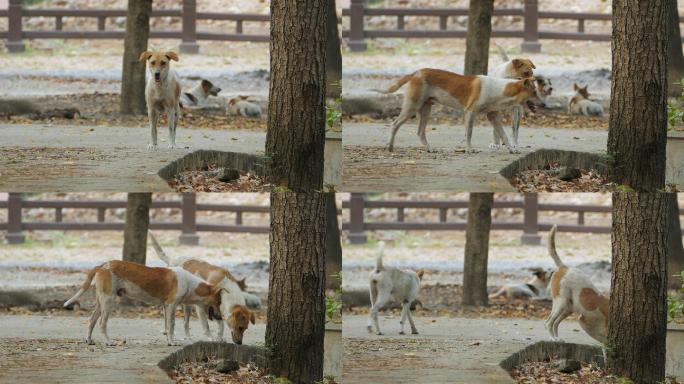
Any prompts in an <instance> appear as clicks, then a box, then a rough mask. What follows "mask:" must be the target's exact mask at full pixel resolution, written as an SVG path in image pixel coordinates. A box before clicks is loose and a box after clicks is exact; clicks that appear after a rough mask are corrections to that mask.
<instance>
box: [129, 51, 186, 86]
mask: <svg viewBox="0 0 684 384" xmlns="http://www.w3.org/2000/svg"><path fill="white" fill-rule="evenodd" d="M139 60H140V62H141V63H144V62H147V64H148V66H147V68H148V69H149V70H150V75H152V77H153V78H154V82H155V83H157V84H160V83H161V82H162V80H164V79H166V75H168V73H169V68H170V67H171V60H174V61H178V54H177V53H176V52H171V51H168V52H156V51H155V52H150V51H145V52H143V53H141V54H140V58H139Z"/></svg>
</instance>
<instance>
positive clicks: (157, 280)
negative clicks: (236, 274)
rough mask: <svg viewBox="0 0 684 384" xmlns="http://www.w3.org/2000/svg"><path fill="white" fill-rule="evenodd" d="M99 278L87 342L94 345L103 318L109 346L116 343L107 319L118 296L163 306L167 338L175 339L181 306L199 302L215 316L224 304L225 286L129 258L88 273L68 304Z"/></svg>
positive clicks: (109, 263)
mask: <svg viewBox="0 0 684 384" xmlns="http://www.w3.org/2000/svg"><path fill="white" fill-rule="evenodd" d="M93 280H95V289H96V291H95V299H96V304H95V310H94V311H93V314H92V315H91V316H90V325H89V326H88V337H87V338H86V342H87V343H88V344H94V342H93V338H92V334H93V328H94V327H95V323H96V322H97V320H98V319H99V318H100V317H102V318H101V319H100V330H101V331H102V334H103V335H104V337H105V340H106V343H107V345H113V343H112V341H111V340H110V338H109V336H108V335H107V320H108V319H109V314H110V313H111V311H112V310H113V309H114V306H115V305H116V302H117V297H124V296H127V297H131V298H133V299H136V300H141V301H144V302H146V303H149V304H153V305H163V307H164V317H165V319H166V321H165V329H166V340H167V342H168V345H178V344H177V343H176V342H175V341H174V336H173V333H174V325H175V318H176V317H175V314H176V308H177V306H178V305H193V304H194V305H197V306H198V307H200V308H202V310H201V312H202V313H208V314H209V316H210V317H212V318H214V314H217V313H218V308H219V306H220V304H221V294H220V292H222V289H221V288H219V287H215V286H213V285H211V284H207V283H206V282H204V281H203V280H202V279H200V278H199V277H197V276H194V275H193V274H191V273H190V272H188V271H186V270H184V269H182V268H152V267H147V266H144V265H141V264H137V263H130V262H127V261H119V260H112V261H108V262H106V263H104V264H102V265H100V266H99V267H95V268H93V269H91V270H90V271H89V272H88V275H87V277H86V279H85V281H84V282H83V285H82V286H81V289H79V291H78V292H77V293H76V294H75V295H74V296H73V297H72V298H70V299H69V300H67V301H66V302H65V303H64V307H65V308H68V307H70V306H71V304H73V303H74V302H75V301H76V300H78V298H79V297H80V296H81V295H83V293H85V292H86V291H87V290H88V289H89V288H90V286H91V284H92V282H93Z"/></svg>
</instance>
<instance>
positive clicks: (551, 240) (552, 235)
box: [548, 224, 565, 268]
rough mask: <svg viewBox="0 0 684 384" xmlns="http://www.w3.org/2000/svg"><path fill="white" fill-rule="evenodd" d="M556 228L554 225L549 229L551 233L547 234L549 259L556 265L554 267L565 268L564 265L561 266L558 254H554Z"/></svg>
mask: <svg viewBox="0 0 684 384" xmlns="http://www.w3.org/2000/svg"><path fill="white" fill-rule="evenodd" d="M557 228H558V226H557V225H556V224H554V225H553V228H551V231H550V232H549V240H548V246H549V255H551V258H552V259H553V262H554V263H556V266H557V267H558V268H560V267H565V264H563V261H561V259H560V257H559V256H558V252H556V229H557Z"/></svg>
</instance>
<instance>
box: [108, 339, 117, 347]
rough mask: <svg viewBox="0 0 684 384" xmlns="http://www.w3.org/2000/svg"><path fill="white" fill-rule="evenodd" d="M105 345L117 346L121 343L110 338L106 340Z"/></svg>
mask: <svg viewBox="0 0 684 384" xmlns="http://www.w3.org/2000/svg"><path fill="white" fill-rule="evenodd" d="M105 345H106V346H108V347H116V346H117V345H119V344H118V343H117V342H116V341H114V340H110V341H108V342H106V343H105Z"/></svg>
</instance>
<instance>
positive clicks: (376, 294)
mask: <svg viewBox="0 0 684 384" xmlns="http://www.w3.org/2000/svg"><path fill="white" fill-rule="evenodd" d="M383 249H384V243H382V242H381V243H380V251H379V252H378V258H377V260H376V267H375V270H374V271H373V272H371V274H370V276H369V277H368V282H369V284H370V301H371V311H370V316H369V318H368V332H373V325H375V332H376V334H378V335H382V332H381V331H380V325H379V324H378V312H379V311H380V309H382V308H383V307H384V306H385V305H386V304H387V303H388V302H389V301H390V299H392V298H393V299H394V300H396V301H398V302H400V303H401V321H400V324H401V331H400V332H399V334H400V335H403V334H404V323H406V319H408V321H409V323H410V324H411V333H412V334H414V335H417V334H418V329H416V325H415V324H414V323H413V318H412V317H411V303H412V302H413V301H414V300H416V298H417V297H418V291H419V290H420V280H421V279H422V278H423V271H422V270H421V271H418V272H414V271H401V270H399V269H397V268H392V267H384V266H383V265H382V254H383Z"/></svg>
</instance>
